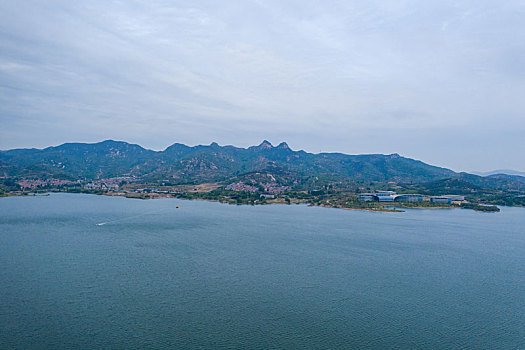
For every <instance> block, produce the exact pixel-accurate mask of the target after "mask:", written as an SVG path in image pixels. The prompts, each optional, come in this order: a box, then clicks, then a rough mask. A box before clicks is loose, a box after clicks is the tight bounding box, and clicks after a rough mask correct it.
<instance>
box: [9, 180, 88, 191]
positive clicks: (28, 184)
mask: <svg viewBox="0 0 525 350" xmlns="http://www.w3.org/2000/svg"><path fill="white" fill-rule="evenodd" d="M76 183H78V181H77V182H74V181H69V180H59V179H46V180H34V179H24V180H21V181H18V182H17V184H18V185H20V187H22V188H26V189H32V190H34V189H37V188H43V187H60V186H69V185H74V184H76Z"/></svg>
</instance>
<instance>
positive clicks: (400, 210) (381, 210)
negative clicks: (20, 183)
mask: <svg viewBox="0 0 525 350" xmlns="http://www.w3.org/2000/svg"><path fill="white" fill-rule="evenodd" d="M51 193H68V194H91V195H97V196H107V197H123V198H129V199H141V200H148V199H168V198H174V199H181V200H200V201H206V202H218V203H221V204H228V205H253V206H255V205H276V204H280V205H292V204H295V205H299V204H305V205H307V206H309V207H322V208H330V209H343V210H358V211H366V212H375V213H404V212H406V209H420V210H421V209H449V210H450V209H471V210H474V211H477V212H484V211H480V210H476V209H472V208H461V207H443V206H439V207H430V206H429V207H424V206H421V207H404V206H402V205H401V206H393V209H390V208H385V207H378V208H359V207H340V206H331V205H326V204H314V203H308V202H292V203H282V202H281V201H267V202H265V203H257V204H250V203H231V202H228V201H221V200H220V199H209V198H181V197H177V196H173V195H171V194H164V193H148V194H147V196H142V195H137V194H136V193H133V194H135V195H130V194H132V193H124V192H106V193H89V192H87V193H85V192H67V191H65V192H62V191H48V192H45V193H7V194H5V195H3V196H1V197H0V198H2V197H4V198H7V197H47V196H50V195H51ZM389 207H392V206H389ZM496 207H497V206H496ZM494 212H499V210H498V211H494Z"/></svg>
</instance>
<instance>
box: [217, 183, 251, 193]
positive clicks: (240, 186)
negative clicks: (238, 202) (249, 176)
mask: <svg viewBox="0 0 525 350" xmlns="http://www.w3.org/2000/svg"><path fill="white" fill-rule="evenodd" d="M224 189H225V190H228V191H245V192H257V191H259V187H256V186H252V185H247V184H245V183H242V182H236V183H233V184H229V185H228V186H226V187H225V188H224Z"/></svg>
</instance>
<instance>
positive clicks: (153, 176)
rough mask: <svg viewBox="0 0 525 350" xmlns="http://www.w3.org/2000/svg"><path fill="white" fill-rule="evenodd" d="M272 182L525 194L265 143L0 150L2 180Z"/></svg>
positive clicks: (378, 160)
mask: <svg viewBox="0 0 525 350" xmlns="http://www.w3.org/2000/svg"><path fill="white" fill-rule="evenodd" d="M261 174H263V175H265V176H269V177H271V179H272V181H275V182H278V183H282V184H288V185H292V184H295V185H298V184H299V185H301V184H302V185H306V184H308V183H309V182H310V181H312V179H317V180H318V181H325V182H327V183H329V182H354V183H367V182H369V183H370V182H384V183H388V182H391V183H402V184H417V183H427V182H435V181H442V180H447V179H455V180H460V181H462V182H464V183H468V184H470V185H472V186H479V187H486V188H492V189H498V190H513V191H516V190H523V189H525V186H524V184H525V177H522V176H518V175H493V176H488V177H482V176H478V175H474V174H467V173H456V172H454V171H452V170H450V169H446V168H441V167H437V166H433V165H429V164H426V163H424V162H422V161H419V160H414V159H410V158H406V157H402V156H400V155H398V154H389V155H383V154H364V155H348V154H342V153H319V154H313V153H308V152H305V151H294V150H292V149H291V148H290V147H289V146H288V145H287V144H286V143H285V142H282V143H280V144H279V145H277V146H273V145H272V144H271V143H270V142H268V141H266V140H265V141H263V142H262V143H261V144H259V145H257V146H252V147H248V148H239V147H234V146H220V145H218V144H217V143H215V142H214V143H211V144H210V145H199V146H187V145H184V144H181V143H175V144H173V145H171V146H169V147H167V148H166V149H165V150H163V151H153V150H149V149H145V148H143V147H141V146H139V145H136V144H130V143H127V142H122V141H113V140H106V141H102V142H98V143H65V144H62V145H60V146H56V147H48V148H44V149H12V150H6V151H0V177H3V178H61V179H84V180H95V179H102V178H110V177H119V176H129V177H136V178H141V179H144V180H146V181H156V180H162V181H168V182H170V183H203V182H220V181H228V180H231V179H241V180H242V179H243V178H253V177H254V176H261Z"/></svg>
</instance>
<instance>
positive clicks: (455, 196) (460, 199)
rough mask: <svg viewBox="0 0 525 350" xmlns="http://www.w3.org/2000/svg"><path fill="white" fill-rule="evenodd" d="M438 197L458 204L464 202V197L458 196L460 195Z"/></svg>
mask: <svg viewBox="0 0 525 350" xmlns="http://www.w3.org/2000/svg"><path fill="white" fill-rule="evenodd" d="M440 197H443V198H450V200H452V201H458V202H463V201H464V200H465V196H460V195H457V194H447V195H444V196H440Z"/></svg>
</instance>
